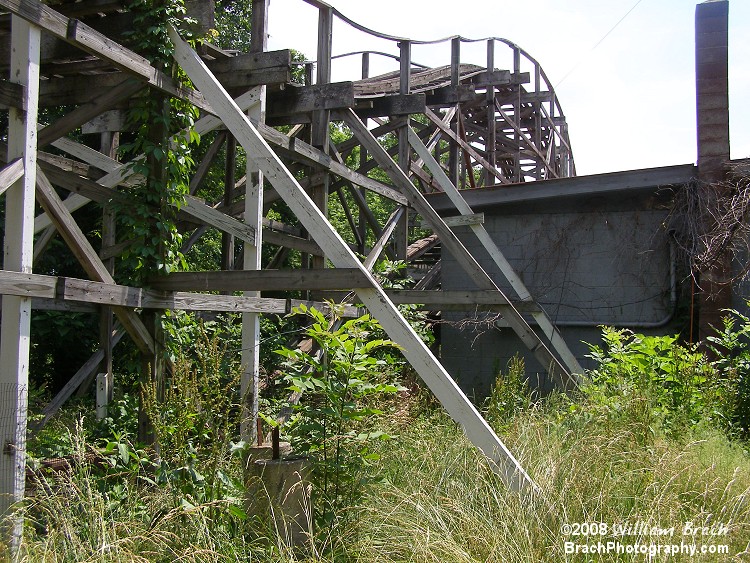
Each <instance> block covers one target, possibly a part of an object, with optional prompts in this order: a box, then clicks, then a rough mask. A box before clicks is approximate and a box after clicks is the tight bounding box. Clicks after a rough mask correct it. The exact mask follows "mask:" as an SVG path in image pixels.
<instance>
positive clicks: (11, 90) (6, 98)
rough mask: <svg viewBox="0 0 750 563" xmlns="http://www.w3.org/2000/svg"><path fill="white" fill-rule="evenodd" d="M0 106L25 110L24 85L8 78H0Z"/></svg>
mask: <svg viewBox="0 0 750 563" xmlns="http://www.w3.org/2000/svg"><path fill="white" fill-rule="evenodd" d="M0 107H1V108H3V109H8V108H15V109H19V110H21V111H26V87H25V86H23V85H22V84H17V83H15V82H10V81H9V80H0Z"/></svg>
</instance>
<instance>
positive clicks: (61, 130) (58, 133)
mask: <svg viewBox="0 0 750 563" xmlns="http://www.w3.org/2000/svg"><path fill="white" fill-rule="evenodd" d="M142 89H143V82H141V81H139V80H136V79H132V78H131V79H130V80H126V81H125V82H123V83H122V84H120V85H119V86H117V87H116V88H113V89H111V90H107V91H105V92H104V93H102V94H101V95H100V96H98V97H97V98H95V99H94V100H92V101H91V102H89V103H87V104H84V105H82V106H79V107H77V108H76V109H74V110H73V111H70V112H67V113H66V114H65V115H64V116H63V117H61V118H60V119H58V120H57V121H55V122H54V123H53V124H52V125H48V126H47V127H45V128H44V129H42V130H41V131H39V146H40V147H43V146H45V145H47V144H49V143H51V142H52V141H54V140H56V139H59V138H60V137H62V136H64V135H66V134H68V133H70V132H71V131H73V130H74V129H76V128H77V127H80V126H81V125H83V124H84V123H86V122H87V121H89V120H90V119H93V118H94V117H96V116H97V115H99V114H101V113H102V112H103V111H104V110H107V109H110V108H111V107H112V106H114V105H115V104H116V103H117V102H119V101H121V100H127V99H129V98H130V97H132V96H133V95H134V94H135V93H136V92H138V91H139V90H142Z"/></svg>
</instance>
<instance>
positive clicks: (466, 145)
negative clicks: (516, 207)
mask: <svg viewBox="0 0 750 563" xmlns="http://www.w3.org/2000/svg"><path fill="white" fill-rule="evenodd" d="M425 115H426V116H427V117H428V119H429V120H430V121H432V122H433V123H434V124H435V125H436V126H437V127H438V129H440V130H441V131H442V132H443V133H444V134H445V135H446V136H448V137H450V138H451V139H452V140H453V142H454V143H457V144H458V145H459V146H460V147H461V148H462V149H463V150H465V151H466V152H468V153H469V154H470V155H471V157H472V158H473V159H474V160H476V161H477V162H478V163H479V164H481V165H482V166H484V168H485V169H486V170H489V172H490V173H491V174H492V175H493V176H495V178H497V179H498V180H499V181H500V183H501V184H509V183H510V180H508V178H506V177H505V175H504V174H503V173H502V172H501V171H500V170H498V169H497V168H495V167H494V166H492V165H490V163H489V162H487V160H486V159H485V158H484V157H482V155H480V154H479V153H478V152H477V151H476V149H475V148H474V147H472V146H471V145H470V144H469V143H467V142H465V141H464V140H463V139H461V138H460V137H459V136H458V135H457V134H456V133H455V132H454V131H453V129H451V128H450V127H448V126H447V125H446V124H445V123H443V120H442V119H440V118H439V117H438V116H437V115H435V113H433V112H432V111H431V110H429V109H427V110H426V111H425ZM433 174H434V172H433Z"/></svg>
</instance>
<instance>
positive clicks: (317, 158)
mask: <svg viewBox="0 0 750 563" xmlns="http://www.w3.org/2000/svg"><path fill="white" fill-rule="evenodd" d="M255 125H256V126H257V127H258V131H259V132H260V133H261V135H263V138H264V139H265V140H266V142H268V143H269V144H271V145H273V146H274V147H276V148H280V149H283V150H284V151H285V152H286V154H288V155H289V156H292V157H296V158H298V159H299V160H300V162H303V163H309V164H313V165H315V166H317V167H320V168H322V169H323V170H328V171H330V172H332V173H333V174H335V175H337V176H339V177H341V178H343V179H345V180H347V181H349V182H351V183H352V184H354V185H356V186H360V187H363V188H365V189H367V190H370V191H372V192H375V193H377V194H380V195H382V196H384V197H387V198H388V199H391V200H393V201H396V202H398V203H401V204H405V203H406V198H405V197H404V196H403V195H402V194H401V193H399V191H398V190H395V189H394V188H393V187H391V186H388V185H387V184H384V183H383V182H378V181H377V180H373V179H372V178H368V177H367V176H365V175H364V174H360V173H358V172H355V171H354V170H352V169H351V168H349V167H347V166H346V165H345V164H343V163H341V162H337V161H336V160H335V159H334V158H333V157H331V156H330V155H328V154H326V153H324V152H323V151H322V150H320V149H318V148H316V147H313V146H312V145H310V144H308V143H305V142H304V141H301V140H300V139H298V138H296V137H293V138H290V137H287V136H286V135H284V134H283V133H281V132H279V131H277V130H276V129H273V128H272V127H268V126H265V125H262V124H255Z"/></svg>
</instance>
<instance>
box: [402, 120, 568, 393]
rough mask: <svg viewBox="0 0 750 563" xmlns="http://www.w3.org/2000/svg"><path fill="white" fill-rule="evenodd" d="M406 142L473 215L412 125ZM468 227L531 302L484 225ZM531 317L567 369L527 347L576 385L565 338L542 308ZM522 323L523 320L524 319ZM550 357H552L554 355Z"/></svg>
mask: <svg viewBox="0 0 750 563" xmlns="http://www.w3.org/2000/svg"><path fill="white" fill-rule="evenodd" d="M409 143H410V144H411V145H412V147H413V148H414V150H416V151H417V154H419V156H420V157H421V158H423V159H424V161H425V164H427V167H428V168H430V170H432V171H433V173H434V174H435V177H436V178H437V180H438V181H439V182H440V184H441V186H442V187H443V191H444V192H445V193H446V195H447V196H448V197H449V198H450V200H451V201H452V202H453V204H454V205H455V206H456V209H457V210H458V211H459V213H463V214H466V215H472V214H473V211H472V209H471V207H469V204H468V203H466V200H465V199H464V198H463V196H462V195H461V192H459V190H458V189H457V188H456V186H454V185H453V184H452V183H451V182H450V179H449V178H448V176H446V174H445V173H444V172H443V169H442V167H441V166H440V164H439V163H438V162H437V161H436V160H435V159H434V158H433V156H432V155H431V154H430V152H429V151H428V150H427V147H425V146H424V145H423V144H422V141H421V140H420V139H419V137H418V136H417V134H416V133H415V132H414V131H413V130H412V129H409ZM470 228H471V230H472V231H473V232H474V235H475V236H476V237H477V239H479V242H480V243H481V244H482V246H483V247H484V249H485V250H486V251H487V253H488V254H489V256H490V258H491V259H492V261H493V262H495V264H496V265H497V267H498V268H499V269H500V272H502V274H503V275H504V276H505V279H507V280H508V283H509V284H510V286H511V287H512V288H513V290H514V291H515V292H516V294H517V295H518V297H519V299H520V300H521V301H524V302H533V301H534V300H533V298H532V296H531V293H530V292H529V290H528V289H527V288H526V285H525V284H524V283H523V280H522V279H521V277H520V276H519V275H518V274H516V271H515V270H514V269H513V266H511V265H510V262H508V260H507V259H506V258H505V255H503V253H502V251H501V250H500V249H499V248H498V246H497V244H495V241H493V240H492V237H490V235H489V233H488V232H487V230H486V229H485V228H484V225H482V224H472V225H470ZM511 309H512V307H511ZM534 319H535V320H536V321H537V324H538V325H539V327H540V328H541V329H542V332H543V334H544V335H545V337H546V338H547V341H548V342H549V343H550V345H551V347H552V348H553V349H554V350H555V351H556V352H557V353H558V355H559V356H560V358H561V359H562V361H563V362H564V363H565V366H566V368H567V370H566V369H565V368H564V367H563V366H562V365H560V364H559V361H558V360H557V358H555V362H554V363H551V362H550V361H549V358H548V357H547V356H548V355H549V356H552V354H551V353H550V352H549V350H546V347H545V350H546V352H542V353H539V352H538V350H539V349H538V348H537V349H535V348H533V347H531V348H530V349H531V350H534V351H535V355H536V357H537V359H538V360H540V363H541V365H542V366H543V367H547V366H549V368H548V370H549V373H550V376H551V377H552V379H553V380H555V381H556V383H557V384H558V385H559V386H561V387H562V388H563V389H566V388H568V387H569V386H570V384H571V383H572V384H573V385H574V386H577V385H578V377H579V376H581V375H582V374H583V369H582V368H581V366H580V364H579V363H578V360H577V359H576V357H575V356H574V355H573V353H572V352H571V351H570V348H568V345H567V344H566V343H565V340H563V338H562V335H561V334H560V331H558V330H557V327H555V325H554V324H553V323H552V321H551V320H550V318H549V317H548V316H547V314H546V313H545V312H544V311H542V310H539V311H538V312H536V313H534ZM506 320H507V321H508V324H509V325H510V326H511V327H513V328H514V330H516V332H517V333H518V329H517V328H515V327H514V324H515V323H516V321H517V319H516V317H515V315H513V314H512V312H511V314H509V315H507V316H506ZM524 324H526V322H525V321H524ZM527 326H528V325H527ZM537 338H538V337H537ZM525 342H526V341H525ZM527 344H528V343H527ZM540 344H541V343H540ZM552 357H553V358H554V356H552ZM557 367H559V368H560V371H558V370H557V369H555V368H557Z"/></svg>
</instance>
